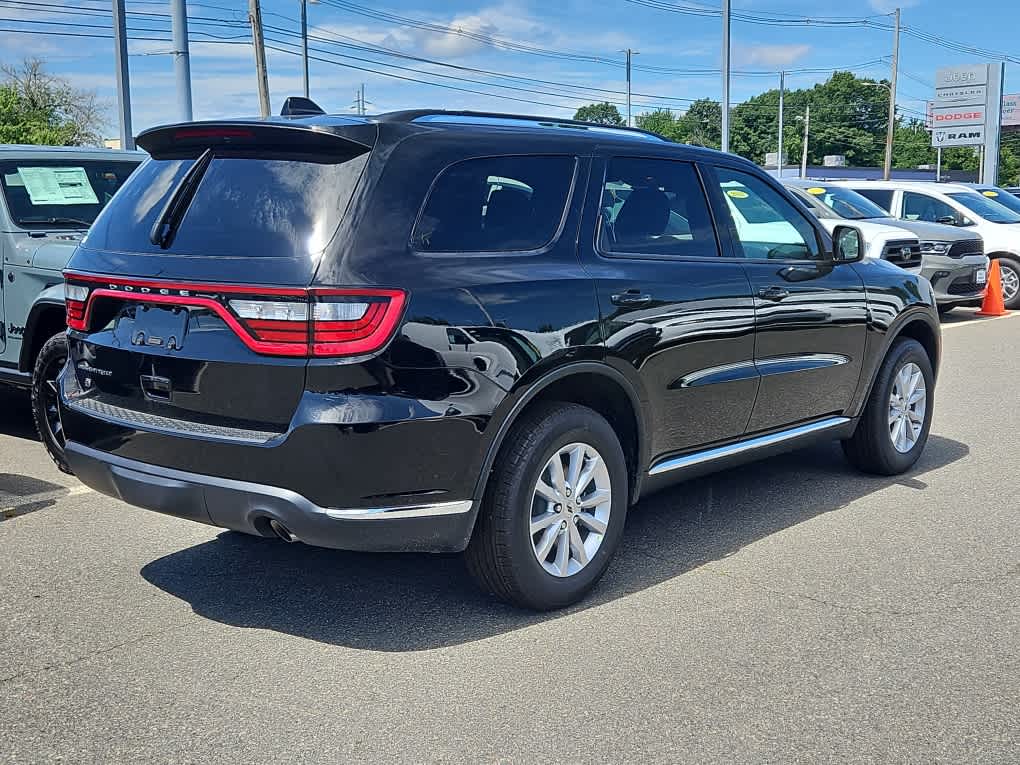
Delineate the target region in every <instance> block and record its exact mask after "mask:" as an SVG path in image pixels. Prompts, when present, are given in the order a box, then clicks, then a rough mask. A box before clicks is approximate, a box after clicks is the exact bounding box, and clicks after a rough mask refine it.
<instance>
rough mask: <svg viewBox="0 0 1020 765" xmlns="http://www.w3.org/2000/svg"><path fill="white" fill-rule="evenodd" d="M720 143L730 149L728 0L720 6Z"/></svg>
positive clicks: (722, 147) (726, 149)
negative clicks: (721, 29)
mask: <svg viewBox="0 0 1020 765" xmlns="http://www.w3.org/2000/svg"><path fill="white" fill-rule="evenodd" d="M722 22H723V41H722V142H721V143H722V145H721V147H720V148H721V149H722V150H723V151H729V150H730V0H723V6H722Z"/></svg>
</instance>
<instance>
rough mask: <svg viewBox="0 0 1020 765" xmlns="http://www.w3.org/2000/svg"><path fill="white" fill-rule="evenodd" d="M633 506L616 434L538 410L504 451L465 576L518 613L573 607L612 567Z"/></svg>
mask: <svg viewBox="0 0 1020 765" xmlns="http://www.w3.org/2000/svg"><path fill="white" fill-rule="evenodd" d="M627 500H628V488H627V465H626V461H625V459H624V456H623V449H622V448H621V446H620V441H619V439H618V438H617V436H616V433H615V432H614V431H613V429H612V427H611V426H610V424H609V423H608V422H606V420H605V419H604V418H603V417H602V416H601V415H599V414H598V413H597V412H595V411H593V410H591V409H588V408H587V407H583V406H578V405H576V404H566V403H562V404H561V403H552V404H542V405H540V406H537V407H535V409H533V410H532V411H531V412H528V413H526V414H525V415H524V416H522V418H521V419H520V420H519V421H518V422H517V423H515V425H514V427H513V429H512V430H511V431H510V433H509V435H508V436H507V440H506V442H505V443H504V445H503V447H502V449H501V451H500V454H499V457H498V459H497V463H496V465H495V467H494V468H493V471H492V474H491V476H490V478H489V484H488V488H487V490H486V494H485V502H484V505H483V507H482V509H481V513H480V515H479V518H478V523H477V525H476V526H475V531H474V534H473V536H472V538H471V543H470V544H469V545H468V549H467V551H466V560H467V564H468V568H469V570H470V571H471V573H472V575H473V576H474V577H475V579H476V580H477V581H478V583H479V585H480V586H481V587H482V588H483V589H485V590H487V591H488V592H491V593H493V594H494V595H496V596H497V597H499V598H500V599H502V600H505V601H507V602H510V603H513V604H515V605H518V606H524V607H527V608H534V609H539V610H548V609H553V608H561V607H563V606H567V605H570V604H571V603H574V602H576V601H577V600H579V599H581V598H582V597H583V596H584V595H585V594H586V593H587V592H588V591H589V590H590V589H591V588H592V587H593V586H594V585H595V583H596V582H597V581H598V580H599V578H600V577H601V576H602V574H603V573H605V570H606V568H607V567H608V566H609V561H610V560H611V558H612V557H613V554H614V553H615V551H616V548H617V546H618V545H619V543H620V537H621V535H622V533H623V526H624V521H625V519H626V514H627Z"/></svg>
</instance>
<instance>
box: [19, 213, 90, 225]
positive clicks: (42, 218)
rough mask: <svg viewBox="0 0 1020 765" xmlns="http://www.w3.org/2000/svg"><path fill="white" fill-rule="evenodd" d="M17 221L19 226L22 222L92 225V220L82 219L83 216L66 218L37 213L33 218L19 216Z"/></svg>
mask: <svg viewBox="0 0 1020 765" xmlns="http://www.w3.org/2000/svg"><path fill="white" fill-rule="evenodd" d="M17 223H18V225H19V226H20V225H21V224H22V223H73V224H75V225H78V226H84V227H85V228H88V227H89V226H91V225H92V223H91V222H89V221H87V220H82V219H81V218H66V217H63V216H60V215H57V216H46V215H35V216H33V217H31V218H18V220H17Z"/></svg>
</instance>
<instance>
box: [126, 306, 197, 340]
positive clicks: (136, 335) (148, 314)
mask: <svg viewBox="0 0 1020 765" xmlns="http://www.w3.org/2000/svg"><path fill="white" fill-rule="evenodd" d="M187 332H188V310H187V309H186V308H181V307H173V308H164V307H163V306H152V305H144V304H142V305H138V306H136V307H135V310H134V322H133V323H132V326H131V337H130V342H131V345H133V346H135V347H136V348H138V349H139V350H143V349H144V350H156V349H162V350H164V351H179V350H180V349H181V348H183V347H184V338H185V335H186V334H187Z"/></svg>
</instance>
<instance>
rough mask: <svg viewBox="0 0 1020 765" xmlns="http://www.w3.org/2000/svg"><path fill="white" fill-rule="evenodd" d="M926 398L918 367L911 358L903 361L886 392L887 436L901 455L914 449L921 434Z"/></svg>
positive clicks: (925, 390) (922, 378) (921, 374)
mask: <svg viewBox="0 0 1020 765" xmlns="http://www.w3.org/2000/svg"><path fill="white" fill-rule="evenodd" d="M927 399H928V391H927V389H926V388H925V384H924V374H923V373H922V372H921V368H920V367H919V366H917V364H915V363H914V362H912V361H911V362H908V363H906V364H904V365H903V366H902V367H900V370H899V371H898V372H897V373H896V377H895V378H894V379H893V386H892V392H891V393H890V394H889V438H890V440H892V444H893V446H894V447H895V448H896V451H898V452H900V453H901V454H906V453H907V452H909V451H910V450H911V449H913V448H914V445H915V444H916V443H917V440H918V439H919V438H920V437H921V431H922V430H923V429H924V412H925V407H926V404H927Z"/></svg>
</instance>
